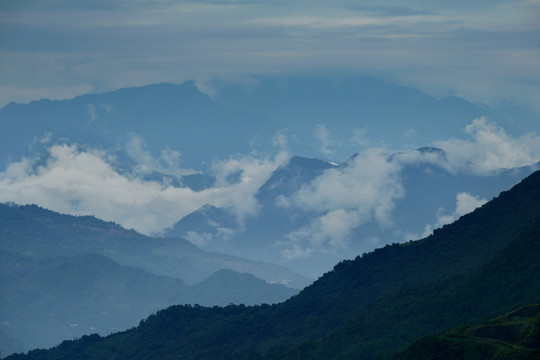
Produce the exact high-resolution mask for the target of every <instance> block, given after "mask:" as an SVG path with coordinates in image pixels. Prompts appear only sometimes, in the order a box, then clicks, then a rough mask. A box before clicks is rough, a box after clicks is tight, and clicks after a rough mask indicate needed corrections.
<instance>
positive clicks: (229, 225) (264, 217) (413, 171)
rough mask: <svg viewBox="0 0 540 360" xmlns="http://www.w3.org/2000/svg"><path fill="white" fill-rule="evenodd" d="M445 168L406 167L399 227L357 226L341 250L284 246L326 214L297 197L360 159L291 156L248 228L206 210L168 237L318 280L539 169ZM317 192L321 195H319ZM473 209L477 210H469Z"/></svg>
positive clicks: (261, 195) (398, 202)
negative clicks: (305, 251) (293, 252)
mask: <svg viewBox="0 0 540 360" xmlns="http://www.w3.org/2000/svg"><path fill="white" fill-rule="evenodd" d="M433 152H437V155H438V156H440V157H441V158H443V157H444V152H443V151H442V150H440V149H433V148H420V149H418V150H415V151H413V152H411V153H416V155H415V156H419V157H420V156H423V155H424V154H426V153H433ZM402 155H403V154H394V155H392V157H394V158H397V160H395V161H396V163H399V157H400V156H402ZM405 155H409V154H405ZM444 165H445V164H444V162H443V161H441V162H421V161H419V162H415V163H412V164H406V163H405V164H402V165H399V167H400V169H399V172H400V176H401V178H402V179H403V183H402V185H403V191H404V194H406V196H403V197H397V198H396V199H395V208H393V210H392V213H393V214H395V216H393V217H392V223H391V224H389V225H387V226H381V224H380V223H378V222H377V221H374V220H368V221H367V222H365V223H362V224H359V225H358V229H356V231H355V232H354V233H353V234H352V235H351V236H350V239H348V241H347V246H346V247H345V248H344V249H342V250H341V251H326V252H319V253H317V252H314V253H312V254H310V255H309V256H306V257H303V256H299V257H295V258H293V259H287V258H285V257H284V256H283V252H284V250H285V249H287V248H286V246H285V245H281V244H287V245H288V244H290V243H291V241H290V240H288V239H289V237H290V236H291V235H293V234H295V232H298V231H301V230H302V229H305V228H307V227H309V226H310V224H311V223H312V222H313V221H314V219H317V217H318V216H321V214H324V210H323V209H317V208H316V207H314V208H308V209H306V208H304V207H302V206H300V205H296V204H294V199H295V196H297V194H298V193H300V192H301V191H302V190H303V189H306V188H309V186H310V185H311V184H313V183H316V182H317V181H318V179H322V178H324V176H327V175H328V174H330V173H332V172H333V173H335V174H343V173H345V172H346V171H347V170H348V169H350V168H351V167H353V166H355V164H354V157H353V158H351V159H350V160H349V161H348V162H345V163H342V164H335V163H329V162H327V161H323V160H319V159H309V158H302V157H298V156H295V157H292V158H291V159H290V161H289V162H288V163H287V164H285V165H282V166H280V167H278V168H277V169H276V170H275V171H274V172H273V173H272V175H271V176H270V178H269V179H268V180H267V181H266V182H265V183H264V184H263V185H262V186H261V187H260V188H259V190H258V191H257V193H256V195H255V197H256V199H257V201H258V204H259V205H260V209H259V210H258V212H257V214H256V216H252V217H250V218H248V219H247V220H246V221H245V223H244V224H242V225H241V227H240V226H239V225H238V222H237V219H236V217H235V216H234V215H233V214H231V213H230V212H228V210H227V208H218V207H215V206H212V205H205V206H203V207H201V208H200V209H199V210H197V211H195V212H194V213H192V214H190V215H187V216H185V217H184V218H182V219H181V220H180V221H178V222H177V223H176V224H175V225H173V226H172V227H171V228H169V229H167V230H166V231H165V236H168V237H178V238H184V239H189V240H191V241H193V242H195V243H197V241H198V239H199V238H204V239H205V241H204V242H202V243H201V244H200V246H201V247H202V248H203V249H207V250H209V249H216V250H218V251H222V252H227V253H232V254H235V255H238V256H244V257H250V258H258V259H264V260H265V261H269V262H273V263H277V264H281V265H283V266H286V267H288V268H291V269H293V270H295V271H297V272H300V273H303V274H308V275H311V276H317V275H316V274H318V273H319V272H320V271H321V270H320V269H321V268H323V269H324V268H327V269H330V268H331V267H332V265H333V264H335V263H336V262H338V261H340V260H341V259H343V258H350V257H351V255H350V254H358V253H363V252H367V251H370V250H371V248H372V247H373V246H376V245H377V244H380V243H381V242H382V243H383V244H389V243H394V242H403V241H406V240H413V239H418V238H420V237H423V236H426V235H428V234H429V232H430V231H431V230H432V229H426V226H427V225H429V224H433V227H434V228H435V227H439V226H441V225H444V224H437V214H439V215H440V216H441V217H442V215H447V216H449V218H450V221H452V220H454V219H456V218H458V217H459V216H461V215H463V214H462V213H457V214H455V213H454V211H455V209H456V206H459V205H457V204H456V203H457V201H458V199H456V196H457V195H458V194H460V193H461V194H467V195H470V196H474V197H476V198H477V199H485V200H484V201H487V200H489V199H492V198H493V197H495V196H496V195H497V194H499V193H500V192H501V191H503V190H504V189H507V188H509V187H511V186H513V185H514V184H516V183H517V182H519V181H520V180H521V179H522V178H523V177H525V176H527V175H529V174H530V173H531V172H532V171H534V169H535V168H536V167H537V166H530V167H522V168H515V169H501V170H499V171H497V172H496V173H493V174H489V175H488V176H486V175H483V174H474V173H463V172H451V171H449V170H447V169H445V168H444ZM350 176H351V177H352V176H354V175H350ZM339 185H341V184H340V183H339V182H336V185H335V186H339ZM329 186H330V185H329ZM328 190H331V189H330V188H329V189H328ZM349 190H350V191H351V192H353V191H357V190H358V189H353V188H352V187H351V188H350V189H349ZM389 190H391V189H389ZM316 195H317V196H320V194H313V196H316ZM284 200H290V201H291V202H292V204H287V205H284ZM321 205H322V204H321ZM360 206H361V205H360ZM473 209H474V208H470V209H469V210H468V211H472V210H473ZM319 210H321V211H320V212H319ZM367 216H370V215H367ZM450 221H447V222H450ZM223 229H231V230H234V241H227V238H223V236H222V235H221V233H222V232H223ZM426 232H427V233H426Z"/></svg>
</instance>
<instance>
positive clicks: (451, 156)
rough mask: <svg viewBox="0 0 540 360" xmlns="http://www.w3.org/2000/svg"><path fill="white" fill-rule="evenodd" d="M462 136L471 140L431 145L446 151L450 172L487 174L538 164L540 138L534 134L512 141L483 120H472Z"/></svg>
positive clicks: (511, 138) (503, 132)
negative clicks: (465, 134)
mask: <svg viewBox="0 0 540 360" xmlns="http://www.w3.org/2000/svg"><path fill="white" fill-rule="evenodd" d="M465 132H466V133H467V134H468V135H469V137H470V139H468V140H460V139H449V140H445V141H436V142H434V145H435V146H437V147H439V148H441V149H443V150H444V151H445V153H446V157H447V160H448V166H449V170H452V171H454V172H459V171H470V172H473V173H476V174H489V173H490V172H493V171H497V170H498V169H502V168H514V167H520V166H528V165H531V164H534V163H536V162H538V161H540V136H537V135H535V134H533V133H528V134H525V135H522V136H520V137H518V138H513V137H511V136H510V135H508V134H507V133H506V132H505V130H504V129H502V128H501V127H499V126H497V125H496V124H494V123H490V122H488V121H487V120H486V118H479V119H475V120H473V121H472V123H471V124H469V125H467V127H466V128H465Z"/></svg>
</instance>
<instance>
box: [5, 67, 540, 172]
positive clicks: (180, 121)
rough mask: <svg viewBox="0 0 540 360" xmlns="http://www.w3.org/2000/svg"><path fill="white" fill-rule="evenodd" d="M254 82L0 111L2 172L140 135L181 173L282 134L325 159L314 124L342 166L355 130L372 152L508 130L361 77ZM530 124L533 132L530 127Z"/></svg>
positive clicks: (159, 88) (463, 109) (133, 91)
mask: <svg viewBox="0 0 540 360" xmlns="http://www.w3.org/2000/svg"><path fill="white" fill-rule="evenodd" d="M252 80H253V81H251V82H250V83H249V84H246V83H243V84H214V87H215V90H216V96H215V97H214V98H211V97H209V96H208V95H206V94H204V93H203V92H201V91H200V90H199V89H198V87H197V84H196V83H195V82H193V81H188V82H185V83H182V84H179V85H176V84H170V83H161V84H153V85H147V86H142V87H137V88H126V89H120V90H116V91H111V92H107V93H102V94H88V95H82V96H78V97H76V98H73V99H67V100H58V101H56V100H55V101H51V100H48V99H42V100H39V101H33V102H31V103H30V104H15V103H11V104H8V105H6V106H5V107H3V108H2V109H0V154H1V157H0V164H2V165H4V164H5V163H6V162H8V161H12V160H18V159H20V158H21V157H23V156H29V155H34V154H35V153H40V152H42V151H43V149H44V148H45V147H47V146H50V145H51V144H54V143H59V142H60V143H64V142H66V143H70V144H71V143H77V144H79V145H81V146H85V147H90V148H95V149H117V150H118V149H125V146H126V144H127V142H128V141H129V139H130V138H131V137H132V136H133V135H137V136H144V141H145V144H146V145H147V147H148V150H149V152H150V153H151V154H159V153H160V152H161V151H162V150H163V149H166V148H169V149H174V150H178V151H179V152H180V153H182V165H183V166H184V167H186V168H195V169H197V168H200V166H201V164H208V163H210V162H211V161H213V160H214V159H215V158H216V157H220V158H227V157H228V156H230V155H233V154H238V153H243V154H246V153H249V152H250V151H251V150H253V149H255V150H257V151H260V152H263V153H265V152H267V151H268V150H271V149H273V144H272V140H273V138H274V137H275V135H276V133H277V132H280V131H281V132H284V133H286V134H287V135H288V136H289V137H290V138H291V141H290V142H289V146H290V150H291V152H292V153H294V154H297V155H300V156H304V157H316V156H319V155H321V152H320V148H319V146H320V145H319V144H318V142H316V141H314V136H315V133H316V131H317V129H318V126H320V125H324V126H325V127H326V129H327V130H328V131H329V132H330V133H331V134H333V138H335V140H334V141H335V142H339V143H341V144H340V146H336V147H335V149H333V150H332V151H334V152H335V153H334V154H333V157H334V158H336V159H341V160H344V159H346V158H347V157H348V156H349V155H350V154H352V153H354V152H357V151H358V147H359V145H358V143H357V142H355V140H354V139H351V134H353V133H354V132H355V131H365V136H366V137H367V138H369V139H370V141H371V142H372V143H373V146H381V144H392V145H393V146H394V147H396V146H397V147H402V146H403V145H406V144H407V145H408V144H411V143H416V144H429V143H431V142H432V141H433V140H434V138H435V139H446V138H447V137H448V136H454V135H456V136H458V137H460V136H461V135H462V129H463V128H464V127H465V126H466V125H467V124H469V123H470V121H471V120H473V119H475V118H478V117H481V116H488V117H489V118H490V119H492V120H493V121H495V122H498V123H499V124H500V125H501V126H505V125H514V124H512V122H511V120H508V119H509V118H508V117H506V116H505V115H503V114H501V113H498V112H496V111H495V110H493V109H490V108H488V107H486V106H481V105H476V104H473V103H471V102H469V101H467V100H465V99H462V98H458V97H449V98H444V99H435V98H433V97H431V96H429V95H427V94H425V93H422V92H420V91H418V90H416V89H412V88H407V87H404V86H399V85H397V84H393V83H390V82H385V81H382V80H379V79H374V78H370V77H365V76H339V75H332V76H330V75H327V76H326V75H320V76H309V75H305V76H285V75H273V76H256V77H253V79H252ZM527 125H528V127H527V129H533V130H534V129H537V125H536V123H535V122H531V123H530V124H527ZM514 127H515V126H514ZM509 128H512V127H511V126H509ZM516 130H519V129H516ZM406 134H408V135H406ZM232 139H234V140H233V141H232ZM123 153H124V154H125V151H124V152H123ZM128 157H129V156H128Z"/></svg>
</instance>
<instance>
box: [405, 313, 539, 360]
mask: <svg viewBox="0 0 540 360" xmlns="http://www.w3.org/2000/svg"><path fill="white" fill-rule="evenodd" d="M409 359H411V360H412V359H414V360H435V359H445V360H458V359H468V360H482V359H492V360H527V359H529V360H532V359H540V305H539V304H532V305H527V306H524V307H522V308H520V309H517V310H515V311H512V312H510V313H508V314H505V315H503V316H499V317H497V318H495V319H491V320H489V321H486V322H484V323H482V324H480V325H474V326H461V327H459V328H456V329H452V330H451V331H448V332H445V333H443V334H441V335H436V336H434V335H431V336H426V337H423V338H421V339H420V340H418V341H415V342H414V343H413V344H411V346H409V347H408V348H407V349H405V350H404V351H402V352H401V353H399V354H398V355H397V356H396V357H395V360H409Z"/></svg>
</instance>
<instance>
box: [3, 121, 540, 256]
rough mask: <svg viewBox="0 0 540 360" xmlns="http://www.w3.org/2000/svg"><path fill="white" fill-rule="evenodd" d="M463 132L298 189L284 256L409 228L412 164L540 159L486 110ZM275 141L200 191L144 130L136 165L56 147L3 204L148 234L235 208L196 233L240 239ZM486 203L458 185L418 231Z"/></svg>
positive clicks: (8, 184)
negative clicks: (152, 146) (399, 211)
mask: <svg viewBox="0 0 540 360" xmlns="http://www.w3.org/2000/svg"><path fill="white" fill-rule="evenodd" d="M320 130H321V132H320V134H319V135H321V136H319V140H321V141H322V145H323V148H329V147H328V146H329V145H332V144H330V143H329V142H326V143H325V141H326V140H328V137H326V135H325V131H323V130H325V129H324V128H320ZM464 131H465V134H466V138H465V139H447V140H442V141H436V142H434V143H433V144H432V145H433V146H435V147H437V148H438V149H437V148H424V149H419V150H410V151H404V152H400V153H394V154H390V153H389V152H388V151H387V150H385V149H380V148H369V149H366V150H363V151H362V152H360V153H359V154H357V155H356V156H354V157H353V158H351V159H350V160H349V161H348V162H347V163H346V164H343V165H341V166H337V167H333V168H331V169H328V170H326V171H324V172H323V173H322V174H321V175H320V176H318V177H316V178H315V179H313V180H312V181H311V182H310V183H306V184H304V185H303V186H302V187H301V188H300V189H299V190H298V191H296V192H295V193H293V194H292V195H290V196H288V197H284V196H281V197H279V198H278V199H277V200H278V201H277V203H278V204H279V206H282V207H284V208H285V207H287V208H289V209H297V210H298V211H299V212H300V213H301V214H305V215H309V216H310V218H309V221H308V222H306V223H303V224H302V225H301V226H299V227H297V228H296V229H294V230H292V231H290V232H289V233H288V234H287V235H286V236H285V237H283V238H281V239H277V241H276V245H277V246H278V247H279V248H280V249H281V250H282V254H283V256H284V257H285V258H288V259H294V258H298V257H306V256H310V255H311V254H313V253H314V252H323V253H324V252H332V251H341V250H347V249H348V248H350V245H351V243H352V242H353V241H355V242H362V241H369V242H373V241H374V239H376V236H374V235H373V234H370V235H366V239H359V238H358V237H359V235H358V231H357V230H358V229H359V228H361V227H362V226H366V225H369V226H371V228H372V229H373V228H377V227H378V228H380V229H382V230H384V231H394V230H402V231H406V230H405V229H394V216H395V214H394V212H395V209H396V203H397V201H398V200H399V199H402V198H404V197H405V196H406V195H407V194H406V189H405V188H404V185H403V172H402V170H403V168H404V167H406V166H409V165H418V164H429V165H432V166H434V167H435V166H436V167H439V168H440V169H445V170H447V171H450V172H451V173H453V174H459V173H467V174H471V173H474V174H477V175H483V176H490V175H492V174H496V172H497V170H499V169H500V168H513V167H518V166H526V165H531V164H533V163H536V162H537V161H539V160H540V137H539V136H536V135H535V134H526V135H523V136H521V137H519V138H514V137H512V136H510V135H508V134H507V133H506V132H505V131H504V130H503V129H502V128H500V127H498V126H497V125H496V124H493V123H490V122H489V121H487V120H486V119H484V118H480V119H476V120H474V121H472V122H471V124H470V125H468V126H467V127H466V128H465V129H464ZM362 134H363V135H365V131H364V132H362ZM293 135H294V134H293ZM322 135H325V136H322ZM50 138H51V134H46V136H45V137H44V139H46V140H47V143H48V142H49V141H50ZM325 139H326V140H325ZM323 140H324V141H323ZM275 145H276V147H277V148H278V149H281V150H279V152H278V153H277V154H276V155H274V156H273V157H268V156H261V155H260V154H256V153H252V154H249V155H247V156H237V157H230V158H228V159H221V160H216V161H214V162H213V163H212V165H211V167H210V169H209V171H210V173H211V175H212V176H214V178H215V183H214V184H213V185H211V186H210V187H207V188H205V189H203V190H200V191H195V190H193V189H191V188H189V187H184V186H181V185H179V182H172V181H161V180H159V177H152V176H150V177H148V176H147V175H148V174H152V173H153V172H158V173H162V174H164V175H171V176H177V177H181V176H183V175H186V174H191V173H193V170H190V169H184V168H182V167H181V160H182V155H181V154H180V153H179V152H178V151H176V150H174V149H169V148H166V149H163V150H162V151H161V152H160V153H159V154H158V155H157V156H153V155H152V154H151V153H150V152H149V151H148V150H147V148H146V145H145V143H144V139H143V138H142V137H141V136H138V135H135V134H132V135H129V136H128V137H127V141H126V142H125V143H124V148H123V150H124V152H125V154H127V156H128V157H129V159H130V161H131V162H132V164H134V165H133V166H132V167H131V168H130V169H129V170H128V171H126V170H125V168H124V167H123V166H124V165H125V164H123V163H122V164H120V161H119V160H118V159H117V156H116V155H114V154H113V153H110V152H108V151H98V150H92V149H86V150H82V149H80V148H78V147H77V146H76V145H65V144H56V145H51V146H50V147H49V149H48V154H47V155H46V156H45V157H41V158H25V159H23V160H21V161H18V162H13V163H11V164H10V165H8V167H7V168H6V169H5V170H4V171H3V172H0V202H7V201H12V202H15V203H19V204H30V203H32V204H37V205H40V206H43V207H46V208H48V209H51V210H54V211H58V212H62V213H69V214H92V215H96V216H98V217H100V218H103V219H105V220H109V221H115V222H117V223H119V224H121V225H123V226H124V227H126V228H133V229H135V230H137V231H139V232H142V233H145V234H159V233H160V232H161V231H163V230H164V229H166V228H168V227H170V226H171V225H173V224H174V223H176V222H177V221H179V220H180V219H181V218H183V217H184V216H186V215H188V214H190V213H192V212H193V211H196V210H198V209H199V208H201V207H202V206H204V205H212V206H216V207H218V208H221V209H223V210H225V211H227V212H228V213H229V214H231V215H233V216H234V218H235V219H236V220H237V224H236V225H237V226H236V227H235V228H231V226H230V225H227V227H223V226H221V225H219V224H217V225H216V229H217V230H218V231H217V234H198V233H195V232H190V233H188V236H189V237H190V240H192V241H193V242H194V243H197V244H199V245H208V244H212V242H213V241H224V239H227V240H230V241H233V240H234V236H235V234H236V233H237V232H238V231H242V230H243V229H244V225H245V224H246V220H247V219H249V218H250V217H252V216H256V215H257V214H258V213H259V211H260V210H261V208H260V206H261V205H260V204H259V203H258V201H257V198H256V197H255V195H256V194H257V191H258V190H259V189H260V188H261V186H262V185H264V183H265V182H266V181H267V180H268V179H269V177H270V176H271V174H272V172H273V171H274V170H275V169H276V168H277V167H278V166H279V165H284V164H286V162H287V161H288V159H289V154H288V152H287V151H286V150H285V149H286V145H287V136H286V135H285V133H283V132H282V133H278V134H277V136H276V137H275ZM148 178H151V179H158V180H147V179H148ZM485 201H486V200H485V199H482V198H478V197H476V196H475V195H473V194H469V193H467V192H461V193H458V194H457V197H456V204H455V205H456V208H455V210H452V211H448V210H444V209H441V210H439V212H437V213H436V214H433V216H434V218H432V219H435V220H434V221H431V222H430V220H429V219H426V223H428V222H429V224H428V225H426V226H425V228H424V229H423V230H422V228H421V227H420V228H419V229H418V230H412V231H414V232H418V234H417V235H418V236H417V237H421V236H425V235H428V234H429V233H431V232H432V231H433V229H435V228H437V227H440V226H442V225H444V224H447V223H450V222H452V221H454V220H456V219H457V218H458V217H459V216H462V215H464V214H465V213H467V212H469V211H472V210H473V209H474V208H476V207H477V206H480V205H482V204H483V203H484V202H485ZM422 232H423V233H422ZM409 238H410V237H409ZM356 245H358V244H356ZM369 246H370V247H372V246H373V244H370V245H369Z"/></svg>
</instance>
